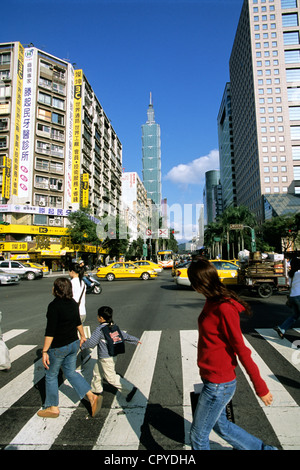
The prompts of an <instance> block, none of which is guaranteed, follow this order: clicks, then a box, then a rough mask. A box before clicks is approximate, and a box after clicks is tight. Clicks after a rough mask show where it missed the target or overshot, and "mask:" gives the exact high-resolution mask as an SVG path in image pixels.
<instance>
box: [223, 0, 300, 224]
mask: <svg viewBox="0 0 300 470" xmlns="http://www.w3.org/2000/svg"><path fill="white" fill-rule="evenodd" d="M230 82H231V100H232V101H231V103H232V123H233V137H234V156H235V171H236V190H237V204H238V205H246V206H247V207H248V208H249V209H250V210H251V211H252V212H253V213H254V214H255V215H256V217H257V219H258V221H263V219H264V210H263V201H264V199H265V197H263V196H267V195H271V194H277V195H284V194H287V193H291V194H300V97H299V96H300V41H299V0H245V1H244V4H243V7H242V11H241V16H240V19H239V24H238V28H237V32H236V36H235V40H234V45H233V49H232V53H231V57H230Z"/></svg>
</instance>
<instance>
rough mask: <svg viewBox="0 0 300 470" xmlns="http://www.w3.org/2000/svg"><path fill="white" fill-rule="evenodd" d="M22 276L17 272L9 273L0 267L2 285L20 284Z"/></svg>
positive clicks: (0, 282) (0, 283)
mask: <svg viewBox="0 0 300 470" xmlns="http://www.w3.org/2000/svg"><path fill="white" fill-rule="evenodd" d="M19 282H20V277H19V276H18V275H17V274H8V273H5V272H4V271H2V270H1V269H0V285H1V286H2V285H6V286H7V285H9V284H19Z"/></svg>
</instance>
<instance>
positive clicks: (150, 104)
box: [149, 91, 152, 106]
mask: <svg viewBox="0 0 300 470" xmlns="http://www.w3.org/2000/svg"><path fill="white" fill-rule="evenodd" d="M149 106H152V92H151V91H150V103H149Z"/></svg>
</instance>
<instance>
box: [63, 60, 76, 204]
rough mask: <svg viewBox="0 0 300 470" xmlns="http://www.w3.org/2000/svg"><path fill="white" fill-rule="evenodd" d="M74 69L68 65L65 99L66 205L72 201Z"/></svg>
mask: <svg viewBox="0 0 300 470" xmlns="http://www.w3.org/2000/svg"><path fill="white" fill-rule="evenodd" d="M73 96H74V69H73V67H72V65H71V64H69V65H68V100H67V140H66V165H65V198H66V201H67V206H69V205H70V204H71V202H72V152H73V119H74V100H73Z"/></svg>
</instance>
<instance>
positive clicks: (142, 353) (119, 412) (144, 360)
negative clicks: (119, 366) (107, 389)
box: [94, 331, 161, 450]
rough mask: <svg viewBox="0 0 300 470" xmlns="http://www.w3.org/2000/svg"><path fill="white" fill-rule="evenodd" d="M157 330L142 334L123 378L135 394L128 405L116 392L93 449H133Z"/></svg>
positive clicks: (153, 359)
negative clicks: (135, 389) (129, 383)
mask: <svg viewBox="0 0 300 470" xmlns="http://www.w3.org/2000/svg"><path fill="white" fill-rule="evenodd" d="M160 336H161V331H146V332H144V333H143V335H142V337H141V340H140V341H141V343H142V344H141V345H139V346H138V347H137V349H136V350H135V352H134V355H133V358H132V360H131V362H130V365H129V367H128V369H127V371H126V374H125V377H126V379H127V380H129V382H132V383H133V384H134V385H135V386H136V387H138V391H137V392H136V394H135V396H134V399H133V400H132V402H131V403H127V402H126V400H125V397H123V396H122V395H121V394H120V393H119V392H118V393H117V395H116V397H115V398H114V401H113V404H112V407H111V411H110V413H109V415H108V417H107V419H106V421H105V423H104V426H103V428H102V431H101V433H100V436H99V438H98V440H97V443H96V445H95V446H94V450H114V449H115V450H137V449H138V447H139V442H140V435H141V426H142V424H143V422H144V416H145V412H146V408H147V403H148V398H149V393H150V389H151V383H152V377H153V373H154V369H155V364H156V358H157V351H158V346H159V341H160Z"/></svg>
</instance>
